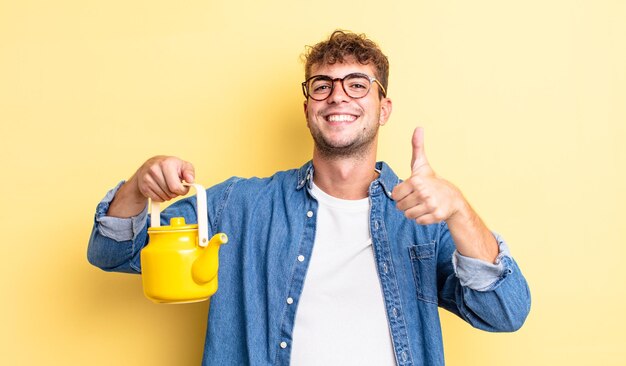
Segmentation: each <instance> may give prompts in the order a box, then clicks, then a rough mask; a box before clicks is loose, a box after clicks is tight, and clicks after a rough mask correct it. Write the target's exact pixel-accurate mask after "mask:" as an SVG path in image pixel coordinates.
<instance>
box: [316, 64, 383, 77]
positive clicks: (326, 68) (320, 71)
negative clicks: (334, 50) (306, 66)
mask: <svg viewBox="0 0 626 366" xmlns="http://www.w3.org/2000/svg"><path fill="white" fill-rule="evenodd" d="M355 72H359V73H362V74H366V75H370V76H374V75H375V74H374V67H373V66H372V64H367V65H363V64H361V63H359V62H354V61H344V62H336V63H334V64H317V65H313V66H311V76H313V75H328V76H330V77H332V78H343V77H344V76H346V75H348V74H352V73H355Z"/></svg>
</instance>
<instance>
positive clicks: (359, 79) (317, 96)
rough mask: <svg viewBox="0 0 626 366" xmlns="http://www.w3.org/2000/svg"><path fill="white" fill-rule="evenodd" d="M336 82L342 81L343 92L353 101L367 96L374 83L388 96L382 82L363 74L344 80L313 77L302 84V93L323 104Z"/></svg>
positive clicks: (346, 77) (355, 74) (356, 74)
mask: <svg viewBox="0 0 626 366" xmlns="http://www.w3.org/2000/svg"><path fill="white" fill-rule="evenodd" d="M335 81H341V87H342V88H343V91H344V92H345V93H346V95H348V96H349V97H350V98H353V99H359V98H363V97H364V96H366V95H367V93H369V91H370V89H371V86H372V84H373V83H376V84H378V86H379V87H380V90H381V91H382V93H383V96H384V97H386V96H387V92H386V91H385V88H384V87H383V85H382V84H381V83H380V81H378V80H376V78H373V77H369V76H368V75H365V74H361V73H352V74H348V75H346V76H344V77H343V78H334V79H333V78H331V77H330V76H327V75H315V76H311V77H310V78H308V79H307V80H306V81H305V82H303V83H302V93H304V97H305V98H311V99H313V100H316V101H318V102H321V101H323V100H326V99H327V98H328V97H329V96H330V95H331V94H332V93H333V90H334V88H335Z"/></svg>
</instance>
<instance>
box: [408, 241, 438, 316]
mask: <svg viewBox="0 0 626 366" xmlns="http://www.w3.org/2000/svg"><path fill="white" fill-rule="evenodd" d="M409 255H410V257H411V265H412V266H413V277H414V278H415V287H416V289H417V298H418V299H420V300H422V301H426V302H430V303H434V304H437V260H436V257H435V242H432V243H427V244H417V245H413V246H410V247H409Z"/></svg>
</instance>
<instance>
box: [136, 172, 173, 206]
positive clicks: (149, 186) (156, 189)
mask: <svg viewBox="0 0 626 366" xmlns="http://www.w3.org/2000/svg"><path fill="white" fill-rule="evenodd" d="M140 191H141V193H142V194H143V195H144V196H145V197H148V198H150V199H151V200H153V201H157V202H165V201H168V200H169V199H170V198H169V196H168V195H167V194H166V193H165V192H163V189H161V187H160V186H159V185H158V184H157V183H156V182H155V181H154V178H152V177H151V176H146V177H145V179H144V182H143V184H142V186H141V187H140Z"/></svg>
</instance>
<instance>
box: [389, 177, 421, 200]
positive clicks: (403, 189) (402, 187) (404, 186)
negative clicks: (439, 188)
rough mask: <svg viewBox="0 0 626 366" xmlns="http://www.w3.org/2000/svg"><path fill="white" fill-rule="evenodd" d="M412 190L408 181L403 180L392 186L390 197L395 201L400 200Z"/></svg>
mask: <svg viewBox="0 0 626 366" xmlns="http://www.w3.org/2000/svg"><path fill="white" fill-rule="evenodd" d="M414 190H415V189H414V188H413V186H412V185H411V183H410V182H408V181H404V182H402V183H400V184H398V185H397V186H395V187H394V188H393V190H392V191H391V198H393V199H394V201H396V202H399V201H402V200H403V199H404V198H405V197H406V196H408V195H410V194H411V193H413V191H414Z"/></svg>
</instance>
